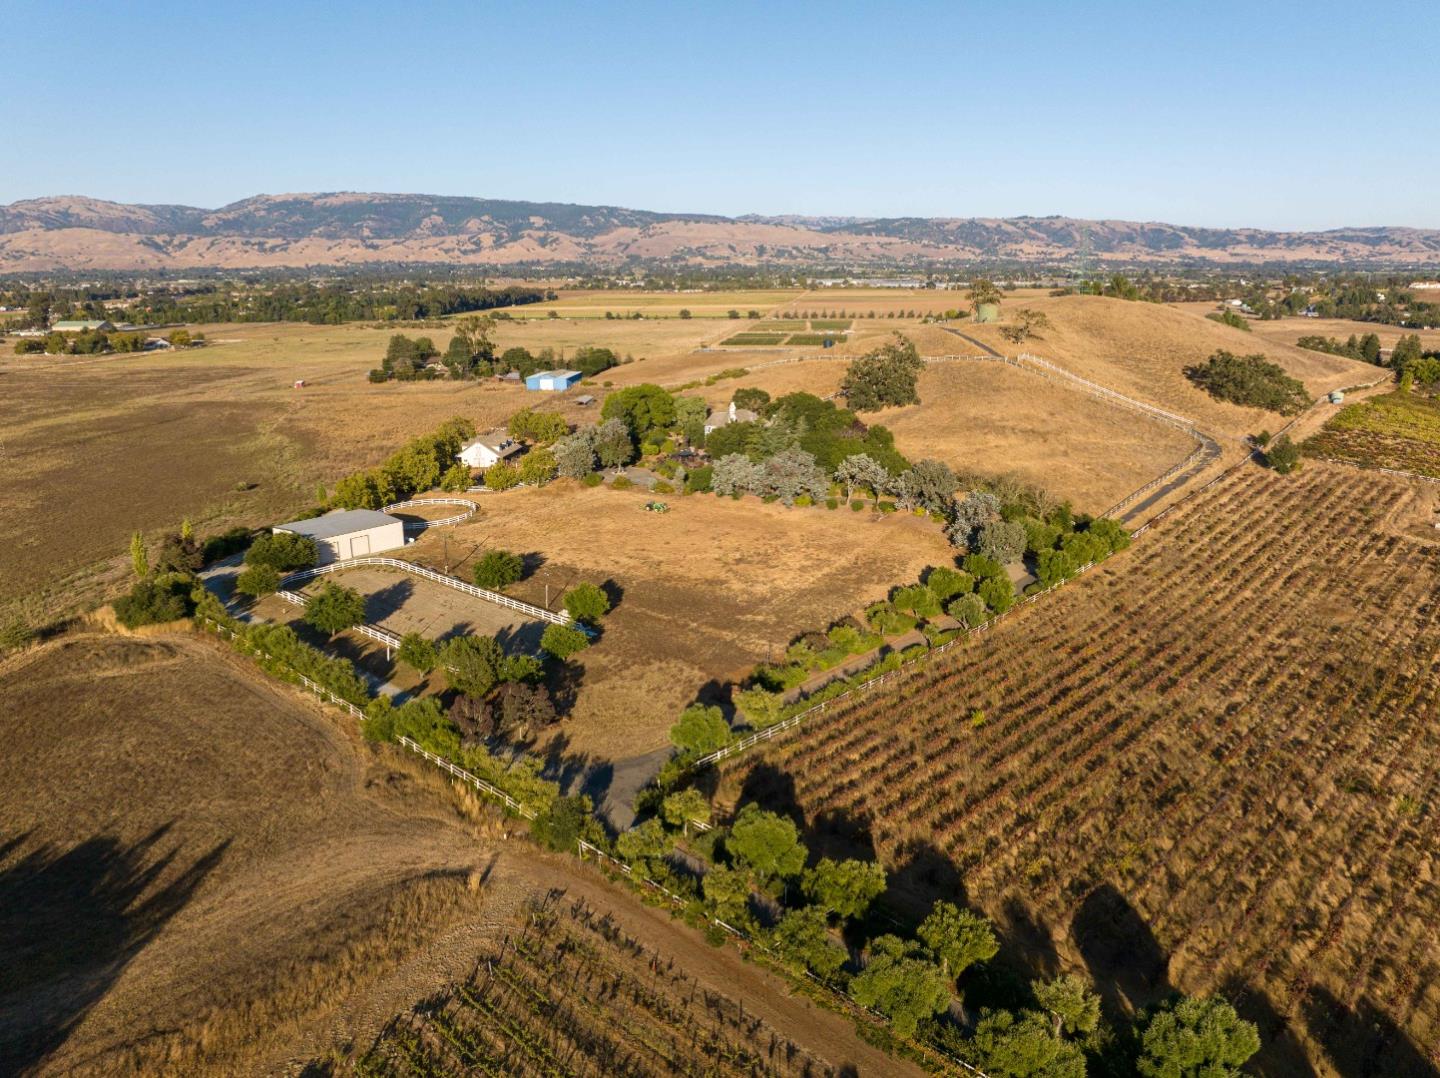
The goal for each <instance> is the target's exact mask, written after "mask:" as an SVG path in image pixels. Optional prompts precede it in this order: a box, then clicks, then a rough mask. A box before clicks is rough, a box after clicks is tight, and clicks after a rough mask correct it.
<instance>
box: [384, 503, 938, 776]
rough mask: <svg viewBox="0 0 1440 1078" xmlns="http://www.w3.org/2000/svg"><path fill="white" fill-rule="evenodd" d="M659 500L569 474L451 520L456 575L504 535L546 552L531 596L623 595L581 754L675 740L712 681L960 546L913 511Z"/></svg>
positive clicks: (574, 737)
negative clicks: (675, 728) (662, 503)
mask: <svg viewBox="0 0 1440 1078" xmlns="http://www.w3.org/2000/svg"><path fill="white" fill-rule="evenodd" d="M647 498H648V496H647V495H646V494H644V493H643V492H641V491H617V490H610V489H608V488H605V487H598V488H588V487H584V486H581V485H580V484H578V483H575V482H573V481H571V480H561V481H559V482H556V483H552V484H551V485H549V486H547V487H543V488H540V489H534V490H531V489H518V490H514V491H509V492H507V493H506V494H504V495H500V496H498V497H494V498H491V499H489V500H487V501H485V502H483V503H482V505H481V511H480V513H479V514H478V515H477V516H475V517H472V518H471V520H470V521H468V522H467V523H465V524H462V525H459V526H457V527H456V528H454V529H446V530H447V531H450V553H451V568H452V572H454V573H455V575H457V576H461V577H466V576H467V575H468V574H469V572H470V564H471V561H472V560H473V558H474V557H475V556H476V554H478V553H479V552H480V551H482V550H484V549H487V548H491V547H499V548H502V549H506V550H512V551H514V552H516V553H519V554H524V555H527V556H528V557H529V558H530V559H531V560H532V562H534V563H538V566H539V567H538V568H537V569H536V570H535V572H534V573H533V574H532V575H531V576H530V577H529V578H528V579H526V580H525V581H522V582H521V583H520V584H517V585H515V586H514V587H512V588H509V589H507V591H508V592H509V594H511V595H513V596H515V597H516V598H518V599H524V600H526V601H528V602H532V603H536V604H539V605H544V604H545V602H546V601H547V590H546V589H547V587H548V601H549V603H550V606H551V607H556V606H558V603H559V600H560V596H561V595H562V593H563V592H564V591H565V589H567V588H569V587H571V586H572V585H574V584H575V583H577V582H579V581H585V580H588V581H592V582H594V583H600V584H608V585H609V586H610V587H611V589H612V590H613V591H614V592H615V593H616V594H617V595H618V596H619V601H618V603H616V605H615V609H614V610H613V612H612V613H611V614H610V615H609V616H608V617H607V618H606V619H605V631H604V635H603V637H602V638H601V640H600V641H599V642H598V644H597V645H596V646H595V647H593V648H592V649H591V650H589V651H587V652H583V653H582V654H581V655H580V656H577V659H576V662H575V665H576V667H577V669H578V676H579V679H580V680H579V685H578V695H577V698H576V704H575V710H574V715H575V720H576V721H575V722H573V723H567V724H566V727H565V730H566V734H567V735H568V736H569V738H570V744H569V748H570V749H571V751H575V752H580V753H590V754H594V755H597V756H600V757H603V758H606V759H614V758H617V757H621V756H628V755H632V754H634V753H638V752H646V751H649V750H652V749H655V748H658V747H660V746H662V745H664V744H666V739H665V733H666V730H667V729H668V728H669V726H670V724H671V723H672V722H674V720H675V716H676V714H678V713H679V711H680V710H681V708H683V707H684V706H685V705H686V704H688V703H689V702H690V701H691V700H692V699H694V697H695V695H696V693H697V692H699V691H700V690H701V689H702V687H704V686H706V685H707V684H708V683H711V682H725V681H729V680H731V679H733V678H735V677H737V676H739V675H741V674H742V673H744V672H745V671H746V670H747V669H748V668H749V667H750V666H752V665H753V664H754V663H755V662H757V661H760V660H763V659H765V658H766V657H767V656H769V655H770V654H771V653H772V652H775V651H778V650H779V649H782V648H783V647H784V646H785V644H786V643H787V642H788V641H789V640H790V639H791V638H792V637H793V636H795V635H796V634H797V633H799V632H802V631H805V630H807V629H812V628H817V627H823V626H825V625H828V624H829V623H830V622H831V621H833V620H834V619H836V618H838V617H840V616H842V615H844V614H848V613H850V612H852V611H854V610H857V609H859V608H860V607H862V606H863V605H864V604H865V603H867V602H872V601H874V600H875V599H878V598H882V597H883V596H884V595H885V594H886V593H887V592H888V591H889V589H890V588H891V587H892V586H893V585H895V584H900V583H905V582H907V581H910V580H913V579H915V577H916V576H917V574H918V573H919V572H920V571H921V570H922V569H923V568H925V567H926V566H929V565H938V564H941V563H942V562H946V563H948V562H949V561H950V560H951V559H953V557H954V551H953V549H952V548H951V547H950V546H949V544H948V543H947V542H946V540H945V537H944V535H943V534H942V532H941V530H940V528H939V527H938V526H937V525H935V524H933V523H931V522H929V521H927V520H921V519H918V518H916V517H911V516H903V515H899V514H896V515H891V516H886V517H878V516H876V515H875V514H873V513H871V512H869V511H867V512H864V513H854V512H851V511H850V510H849V509H839V510H834V511H831V510H827V509H824V508H823V507H812V508H805V509H786V508H785V507H784V506H782V505H779V504H776V505H764V504H762V503H761V502H760V500H759V499H757V498H746V499H744V500H743V501H740V502H735V501H731V500H730V499H728V498H727V499H719V498H715V497H713V496H711V495H708V494H703V495H691V496H689V497H679V496H669V497H667V499H666V500H667V501H668V502H669V503H670V506H671V509H670V512H669V513H666V514H663V515H659V514H654V513H647V512H645V511H644V509H643V505H644V503H645V501H646V500H647ZM442 544H443V539H442V537H441V536H439V535H434V534H426V535H425V536H423V537H422V538H421V539H420V540H418V541H417V542H416V543H415V544H413V545H412V546H410V547H407V548H406V557H407V558H409V559H410V560H413V561H416V562H419V563H421V564H427V565H431V566H434V567H438V566H439V565H440V564H441V559H442V557H443V545H442Z"/></svg>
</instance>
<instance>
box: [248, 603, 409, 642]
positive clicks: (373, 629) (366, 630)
mask: <svg viewBox="0 0 1440 1078" xmlns="http://www.w3.org/2000/svg"><path fill="white" fill-rule="evenodd" d="M275 594H276V596H277V597H279V598H281V599H284V600H285V601H286V602H287V603H292V604H294V605H295V606H304V605H305V604H306V603H307V602H308V600H307V599H306V598H305V596H303V595H300V594H298V593H296V592H293V591H277V592H276V593H275ZM349 631H350V632H352V633H359V634H360V635H361V636H368V637H369V638H370V639H371V640H376V641H379V642H380V643H381V644H384V645H385V646H386V647H387V648H392V649H393V648H398V647H399V646H400V637H399V635H398V634H396V633H392V632H389V631H388V630H386V629H382V628H380V627H379V626H378V625H367V624H366V623H364V622H361V623H360V624H359V625H352V626H350V630H349Z"/></svg>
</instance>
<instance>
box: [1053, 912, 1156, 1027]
mask: <svg viewBox="0 0 1440 1078" xmlns="http://www.w3.org/2000/svg"><path fill="white" fill-rule="evenodd" d="M1070 935H1071V938H1072V939H1073V940H1074V941H1075V947H1076V949H1077V950H1078V951H1079V952H1080V957H1081V958H1082V959H1084V961H1085V966H1086V968H1087V969H1088V970H1089V971H1090V979H1091V980H1092V981H1094V982H1095V989H1096V991H1097V992H1099V993H1100V999H1101V1000H1102V1002H1103V1003H1104V1004H1105V1006H1106V1007H1107V1008H1109V1010H1110V1012H1111V1013H1112V1014H1124V1013H1126V1012H1127V1011H1136V1010H1139V1009H1141V1008H1142V1007H1146V1006H1149V1005H1150V1004H1151V1003H1154V1002H1156V1001H1158V1000H1161V999H1164V998H1166V997H1167V996H1169V995H1171V994H1172V993H1173V992H1174V989H1173V988H1172V987H1171V984H1170V956H1169V955H1168V954H1166V953H1165V949H1164V948H1163V947H1161V946H1160V941H1159V940H1158V939H1156V938H1155V933H1154V932H1152V931H1151V930H1150V926H1149V924H1148V923H1146V921H1145V918H1143V917H1142V916H1140V912H1139V911H1138V910H1136V909H1135V907H1134V906H1132V905H1131V904H1130V900H1129V899H1127V898H1126V897H1125V896H1124V895H1122V894H1121V893H1120V892H1119V891H1118V890H1116V889H1115V887H1113V886H1112V885H1110V884H1108V883H1105V884H1101V885H1100V886H1099V887H1097V888H1095V889H1094V890H1093V891H1091V892H1090V893H1089V894H1088V895H1086V896H1085V899H1084V901H1082V902H1081V903H1080V907H1079V909H1077V910H1076V911H1075V916H1074V917H1073V918H1072V920H1071V922H1070Z"/></svg>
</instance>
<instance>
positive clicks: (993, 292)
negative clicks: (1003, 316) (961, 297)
mask: <svg viewBox="0 0 1440 1078" xmlns="http://www.w3.org/2000/svg"><path fill="white" fill-rule="evenodd" d="M965 298H966V299H968V300H969V301H970V306H971V307H972V308H973V309H974V310H975V312H976V313H977V314H978V313H979V311H980V307H981V305H982V304H986V303H993V304H995V305H996V306H999V304H1000V301H1001V300H1002V299H1004V298H1005V297H1004V295H1003V294H1002V293H1001V291H1000V289H999V288H998V287H996V285H995V282H994V281H990V280H986V279H985V278H984V277H977V278H975V279H974V280H973V281H971V282H970V291H968V292H967V293H966V294H965Z"/></svg>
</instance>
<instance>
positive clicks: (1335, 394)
mask: <svg viewBox="0 0 1440 1078" xmlns="http://www.w3.org/2000/svg"><path fill="white" fill-rule="evenodd" d="M1330 403H1331V404H1344V403H1345V393H1344V391H1343V390H1339V389H1332V390H1331V391H1330Z"/></svg>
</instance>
